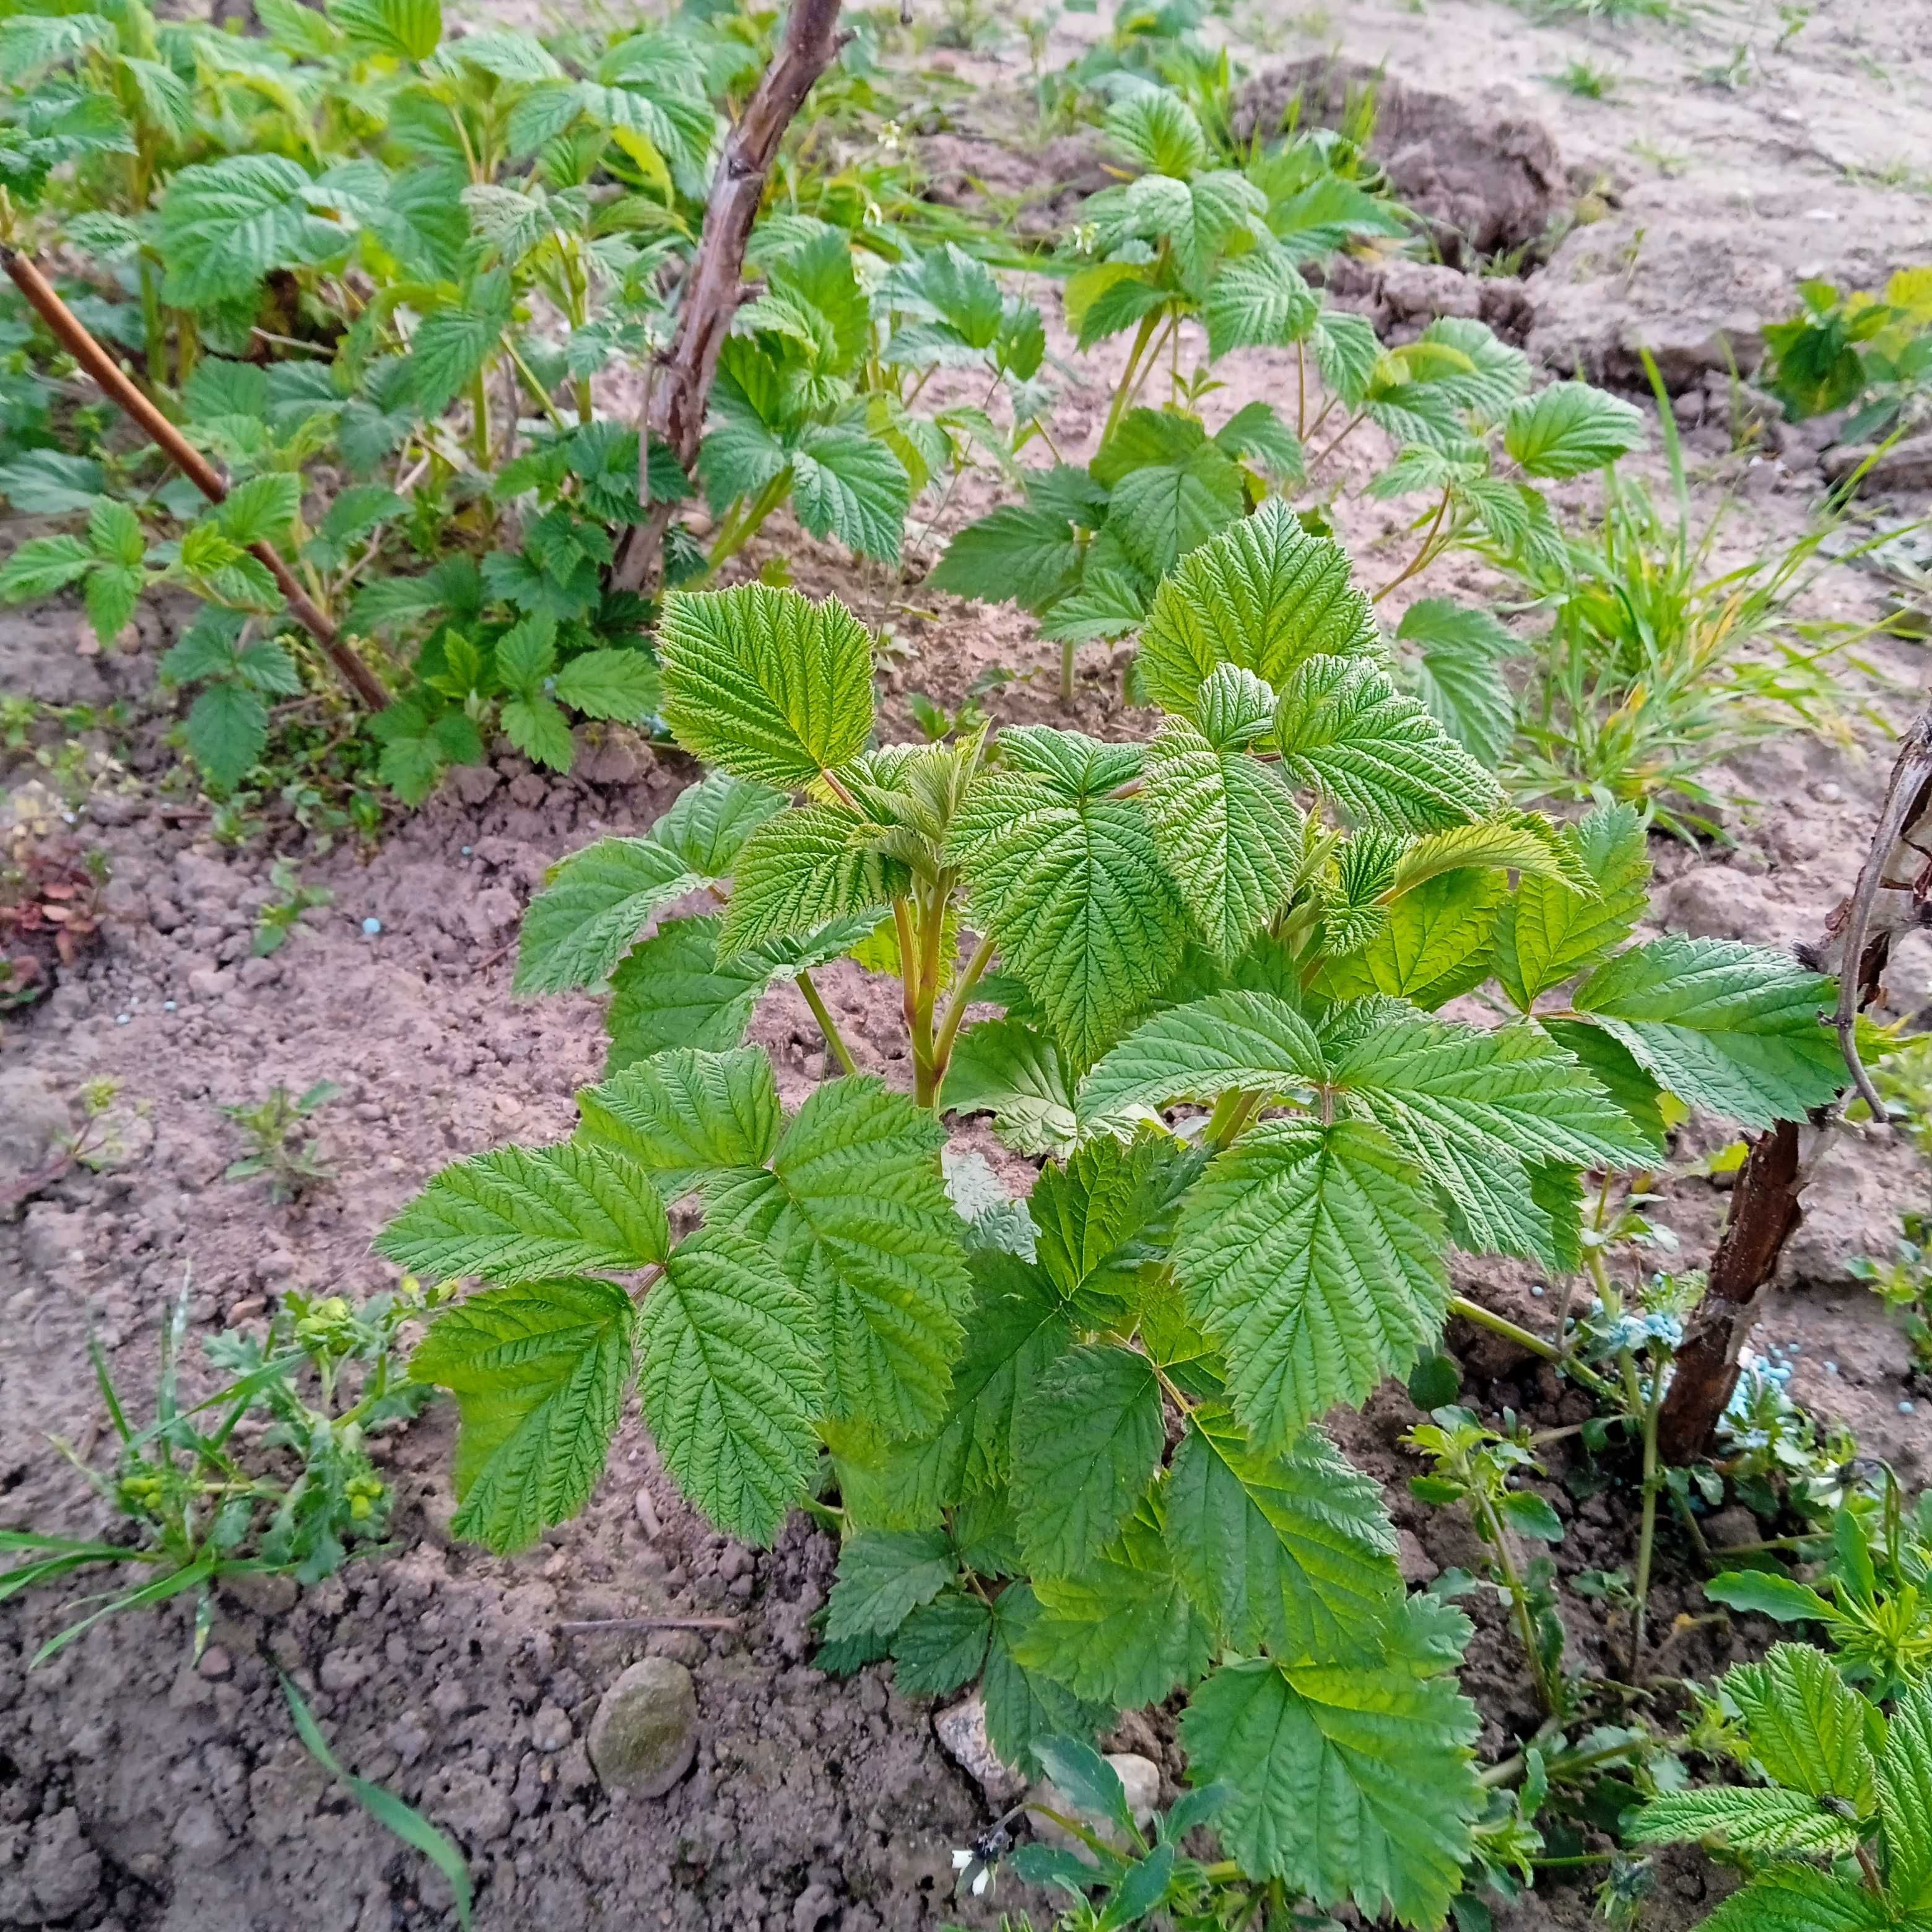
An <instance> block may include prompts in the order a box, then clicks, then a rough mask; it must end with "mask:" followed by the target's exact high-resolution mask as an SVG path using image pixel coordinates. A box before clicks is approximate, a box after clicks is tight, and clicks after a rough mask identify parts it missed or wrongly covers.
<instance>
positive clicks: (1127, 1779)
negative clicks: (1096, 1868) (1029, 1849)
mask: <svg viewBox="0 0 1932 1932" xmlns="http://www.w3.org/2000/svg"><path fill="white" fill-rule="evenodd" d="M1107 1762H1108V1763H1109V1764H1110V1765H1112V1766H1113V1768H1114V1775H1115V1776H1116V1777H1117V1778H1119V1780H1120V1781H1121V1790H1122V1792H1123V1793H1124V1794H1125V1796H1126V1798H1127V1811H1128V1813H1129V1814H1130V1816H1131V1817H1132V1818H1133V1821H1134V1823H1136V1825H1137V1826H1139V1827H1140V1829H1142V1831H1143V1832H1145V1830H1146V1829H1147V1828H1148V1826H1149V1825H1150V1824H1151V1823H1152V1822H1153V1820H1154V1810H1155V1808H1156V1807H1157V1805H1159V1804H1160V1766H1159V1765H1157V1764H1156V1763H1154V1760H1152V1759H1151V1758H1145V1757H1140V1756H1139V1754H1136V1753H1135V1752H1133V1751H1109V1753H1108V1754H1107ZM1027 1804H1028V1806H1029V1808H1031V1809H1030V1811H1029V1814H1028V1815H1029V1817H1030V1819H1031V1823H1032V1826H1033V1830H1034V1836H1035V1837H1036V1838H1039V1839H1040V1840H1041V1841H1043V1843H1047V1844H1049V1845H1057V1846H1059V1847H1060V1848H1061V1850H1063V1851H1068V1852H1072V1853H1073V1855H1074V1856H1075V1857H1076V1858H1078V1859H1079V1861H1080V1862H1081V1863H1082V1864H1085V1865H1097V1864H1099V1863H1100V1861H1099V1860H1098V1859H1097V1858H1095V1857H1094V1854H1093V1852H1091V1850H1090V1849H1088V1847H1087V1846H1085V1845H1084V1844H1083V1843H1082V1842H1081V1841H1079V1839H1078V1838H1076V1837H1075V1836H1074V1835H1073V1833H1072V1832H1070V1831H1068V1830H1067V1829H1065V1828H1064V1826H1059V1825H1056V1824H1055V1823H1054V1822H1053V1820H1052V1819H1051V1818H1047V1817H1042V1816H1041V1813H1040V1809H1039V1808H1045V1809H1046V1811H1058V1812H1059V1813H1060V1814H1061V1815H1062V1816H1063V1817H1077V1816H1079V1814H1078V1813H1077V1812H1076V1810H1075V1808H1074V1806H1073V1805H1072V1803H1071V1802H1070V1801H1069V1800H1068V1799H1067V1798H1066V1797H1065V1796H1064V1795H1063V1794H1062V1793H1061V1791H1060V1790H1059V1789H1058V1787H1057V1786H1055V1785H1054V1784H1052V1783H1050V1782H1049V1781H1048V1780H1046V1779H1045V1778H1042V1779H1041V1780H1040V1782H1039V1783H1038V1784H1036V1785H1035V1786H1034V1787H1033V1789H1032V1790H1031V1791H1029V1792H1028V1793H1027ZM1084 1822H1085V1823H1088V1825H1090V1826H1092V1827H1093V1829H1094V1834H1095V1835H1096V1836H1097V1837H1098V1838H1100V1839H1102V1840H1103V1841H1105V1842H1106V1843H1108V1844H1110V1845H1112V1846H1116V1847H1117V1848H1118V1849H1120V1850H1121V1851H1125V1850H1127V1835H1126V1834H1125V1833H1124V1832H1122V1831H1121V1828H1120V1826H1118V1824H1117V1823H1113V1822H1112V1821H1110V1820H1101V1819H1097V1818H1090V1819H1087V1820H1085V1821H1084Z"/></svg>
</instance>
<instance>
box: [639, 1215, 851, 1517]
mask: <svg viewBox="0 0 1932 1932" xmlns="http://www.w3.org/2000/svg"><path fill="white" fill-rule="evenodd" d="M816 1331H817V1321H816V1319H815V1317H814V1313H813V1310H812V1307H811V1303H810V1301H808V1299H807V1298H806V1297H805V1295H804V1293H803V1292H802V1291H801V1290H800V1289H799V1288H798V1286H796V1283H793V1281H792V1280H791V1279H790V1277H789V1276H788V1275H787V1274H785V1272H784V1271H783V1270H782V1269H781V1268H779V1267H778V1265H776V1263H775V1260H774V1259H773V1257H772V1256H771V1255H770V1254H769V1253H768V1252H767V1250H766V1249H765V1248H764V1247H763V1245H762V1244H760V1243H757V1242H754V1241H745V1240H742V1239H741V1238H739V1237H738V1236H737V1235H733V1234H729V1233H727V1232H723V1231H721V1230H719V1229H704V1230H703V1232H700V1233H698V1234H695V1235H691V1237H690V1238H688V1240H686V1241H682V1242H681V1243H680V1244H679V1246H678V1247H677V1248H676V1250H675V1251H674V1252H673V1254H672V1256H671V1257H670V1262H669V1263H668V1265H667V1267H666V1268H665V1271H664V1279H663V1280H661V1281H660V1282H659V1283H658V1284H657V1286H655V1288H654V1289H652V1291H651V1293H650V1296H649V1299H648V1300H647V1301H646V1302H645V1304H644V1307H643V1314H642V1316H641V1317H640V1319H639V1322H638V1337H639V1340H640V1342H641V1343H642V1344H643V1351H644V1366H643V1377H642V1384H641V1386H642V1391H643V1406H644V1416H645V1419H646V1421H648V1422H649V1424H650V1426H651V1433H652V1436H654V1437H655V1439H656V1440H657V1445H658V1454H660V1455H661V1457H663V1458H664V1466H665V1468H666V1469H668V1470H669V1471H670V1473H671V1475H672V1477H673V1478H674V1479H675V1481H676V1484H677V1486H678V1487H679V1489H680V1490H682V1491H683V1492H684V1493H685V1495H686V1496H688V1497H689V1498H690V1499H691V1501H692V1502H694V1503H695V1504H696V1505H697V1507H698V1508H700V1509H701V1510H702V1511H703V1512H704V1513H705V1514H706V1516H708V1517H709V1518H710V1519H711V1520H712V1522H713V1523H716V1524H717V1525H718V1526H719V1527H720V1528H721V1529H727V1530H729V1531H730V1533H731V1534H732V1535H733V1536H736V1537H739V1538H742V1539H743V1541H745V1542H747V1543H756V1544H769V1542H770V1541H772V1538H773V1537H775V1535H777V1533H778V1529H779V1528H780V1526H781V1525H782V1524H783V1523H784V1519H785V1514H786V1512H787V1511H788V1510H789V1509H790V1508H791V1506H792V1505H793V1504H794V1503H796V1502H800V1501H802V1499H804V1497H805V1496H807V1495H808V1494H809V1493H810V1487H811V1473H812V1468H813V1465H814V1463H815V1461H816V1460H817V1448H818V1438H817V1432H816V1430H815V1429H814V1422H815V1421H816V1418H817V1415H818V1412H819V1406H820V1403H821V1401H822V1400H823V1394H824V1383H823V1378H822V1376H821V1375H820V1367H819V1351H818V1349H817V1334H816Z"/></svg>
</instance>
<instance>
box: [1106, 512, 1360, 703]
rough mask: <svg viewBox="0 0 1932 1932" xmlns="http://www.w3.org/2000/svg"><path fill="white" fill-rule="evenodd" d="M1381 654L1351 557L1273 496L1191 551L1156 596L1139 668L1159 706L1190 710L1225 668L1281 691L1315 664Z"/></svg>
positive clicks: (1141, 648)
mask: <svg viewBox="0 0 1932 1932" xmlns="http://www.w3.org/2000/svg"><path fill="white" fill-rule="evenodd" d="M1375 648H1376V628H1375V619H1374V618H1373V616H1372V615H1371V614H1370V609H1369V604H1368V600H1367V598H1365V597H1364V595H1362V593H1361V592H1360V591H1359V590H1358V589H1355V586H1354V585H1353V583H1352V582H1351V581H1350V580H1349V559H1348V556H1347V553H1346V552H1345V551H1344V550H1343V549H1342V547H1341V546H1340V544H1337V543H1334V542H1333V541H1331V540H1330V539H1329V538H1326V537H1317V536H1311V535H1310V534H1309V532H1307V530H1305V529H1303V528H1302V526H1301V523H1300V521H1299V520H1298V518H1297V517H1296V516H1295V513H1294V511H1292V510H1291V509H1289V507H1288V505H1286V503H1285V502H1282V501H1281V500H1280V499H1279V498H1278V497H1271V498H1270V499H1268V502H1265V503H1264V504H1262V506H1261V508H1259V509H1258V510H1257V511H1256V512H1255V514H1253V516H1251V517H1244V518H1243V519H1242V520H1241V521H1240V522H1239V523H1236V524H1235V525H1234V526H1233V527H1232V528H1231V529H1226V530H1224V531H1223V532H1221V534H1220V535H1219V536H1217V537H1216V538H1214V539H1213V541H1211V542H1208V543H1205V544H1202V546H1201V547H1199V549H1198V550H1194V551H1193V552H1191V553H1190V554H1189V555H1188V556H1187V557H1186V558H1184V559H1183V561H1182V562H1181V565H1180V567H1179V568H1178V569H1176V570H1175V572H1174V573H1173V574H1172V576H1171V577H1169V578H1168V579H1167V580H1166V581H1165V582H1164V583H1163V584H1162V585H1161V586H1160V589H1158V590H1157V591H1156V592H1155V593H1154V606H1153V608H1152V609H1151V610H1150V611H1149V612H1148V619H1147V623H1146V625H1145V628H1143V630H1142V633H1141V642H1140V655H1139V658H1138V659H1137V660H1136V670H1138V672H1139V676H1140V677H1141V679H1142V688H1144V689H1145V691H1146V693H1147V694H1148V697H1149V698H1150V699H1151V700H1152V701H1153V702H1154V703H1156V704H1158V705H1159V706H1160V707H1161V709H1163V710H1164V711H1169V712H1176V713H1181V714H1187V713H1191V712H1193V709H1194V706H1195V694H1196V692H1197V691H1199V688H1200V686H1201V684H1202V680H1203V679H1205V678H1206V677H1207V676H1208V673H1210V672H1211V671H1212V670H1214V667H1216V666H1217V664H1237V665H1239V666H1240V667H1241V668H1242V669H1243V670H1250V671H1253V673H1255V674H1256V676H1258V677H1259V678H1260V679H1262V681H1263V682H1265V683H1266V684H1268V685H1273V686H1275V687H1277V688H1279V687H1280V685H1282V684H1283V682H1285V681H1286V679H1287V678H1288V676H1289V674H1290V673H1292V671H1293V670H1295V667H1296V666H1297V665H1298V664H1301V662H1302V661H1303V660H1304V659H1305V658H1310V657H1315V656H1322V657H1331V658H1343V657H1349V656H1353V655H1357V654H1359V653H1361V652H1369V651H1373V649H1375Z"/></svg>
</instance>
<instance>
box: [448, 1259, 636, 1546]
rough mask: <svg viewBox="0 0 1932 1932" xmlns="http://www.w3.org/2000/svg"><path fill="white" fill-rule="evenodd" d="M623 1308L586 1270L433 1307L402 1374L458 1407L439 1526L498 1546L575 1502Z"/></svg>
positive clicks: (589, 1466) (599, 1439) (626, 1363)
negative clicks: (458, 1426) (452, 1486)
mask: <svg viewBox="0 0 1932 1932" xmlns="http://www.w3.org/2000/svg"><path fill="white" fill-rule="evenodd" d="M634 1323H635V1311H634V1309H633V1308H632V1307H631V1301H630V1298H629V1297H628V1295H625V1293H624V1292H623V1290H622V1289H620V1288H619V1287H617V1286H616V1285H615V1284H614V1283H610V1282H607V1281H600V1280H596V1279H595V1278H593V1277H581V1276H580V1277H570V1278H566V1279H563V1280H554V1281H530V1282H525V1283H520V1284H519V1285H517V1286H514V1287H509V1288H493V1289H486V1290H485V1291H484V1292H483V1293H481V1294H480V1295H472V1296H471V1297H470V1298H469V1300H468V1301H465V1302H463V1303H462V1304H460V1305H459V1306H458V1307H455V1308H452V1309H450V1310H447V1311H446V1313H443V1314H442V1315H440V1316H437V1319H436V1320H435V1322H434V1324H432V1325H431V1328H430V1331H429V1334H428V1335H427V1336H426V1337H425V1338H424V1339H423V1340H422V1343H420V1344H419V1346H417V1349H416V1352H415V1354H414V1355H412V1356H411V1357H410V1379H411V1380H412V1381H414V1382H434V1383H436V1384H438V1385H440V1386H441V1387H443V1388H447V1389H449V1390H450V1391H452V1392H453V1393H454V1394H455V1397H456V1400H457V1406H458V1409H459V1410H460V1412H461V1415H462V1418H463V1427H462V1433H461V1435H460V1437H459V1439H458V1444H457V1451H456V1472H455V1483H456V1494H457V1498H458V1505H459V1506H458V1509H457V1511H456V1514H455V1516H454V1517H452V1518H451V1520H450V1527H451V1529H452V1530H453V1531H454V1532H455V1534H456V1535H458V1536H466V1537H473V1538H475V1540H476V1541H478V1542H480V1543H483V1544H487V1545H488V1546H489V1547H490V1549H492V1550H495V1551H496V1553H497V1554H498V1555H499V1556H506V1555H508V1553H510V1552H511V1551H512V1550H522V1549H524V1548H526V1547H528V1546H529V1544H532V1543H534V1542H535V1541H536V1539H537V1538H538V1536H539V1535H541V1533H542V1532H544V1530H545V1529H548V1528H549V1527H550V1526H551V1525H552V1524H553V1523H562V1522H563V1521H565V1520H566V1519H567V1518H568V1517H572V1516H574V1515H575V1514H577V1511H579V1510H580V1509H581V1508H583V1505H584V1503H585V1502H586V1500H587V1499H589V1495H590V1492H591V1490H592V1489H593V1488H594V1487H595V1486H596V1483H597V1479H598V1477H599V1476H601V1475H602V1474H603V1472H604V1457H605V1455H606V1454H607V1451H608V1450H609V1448H610V1438H611V1436H612V1435H613V1433H615V1431H616V1427H617V1418H618V1413H619V1409H620V1408H621V1407H622V1403H623V1398H624V1391H625V1387H626V1386H627V1385H628V1383H629V1381H630V1379H631V1331H632V1329H633V1328H634Z"/></svg>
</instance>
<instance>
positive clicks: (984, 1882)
mask: <svg viewBox="0 0 1932 1932" xmlns="http://www.w3.org/2000/svg"><path fill="white" fill-rule="evenodd" d="M992 1882H993V1868H992V1866H991V1865H982V1866H981V1867H980V1876H978V1877H977V1878H976V1879H974V1881H973V1896H974V1897H975V1898H983V1897H985V1896H986V1888H987V1886H989V1885H991V1884H992Z"/></svg>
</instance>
